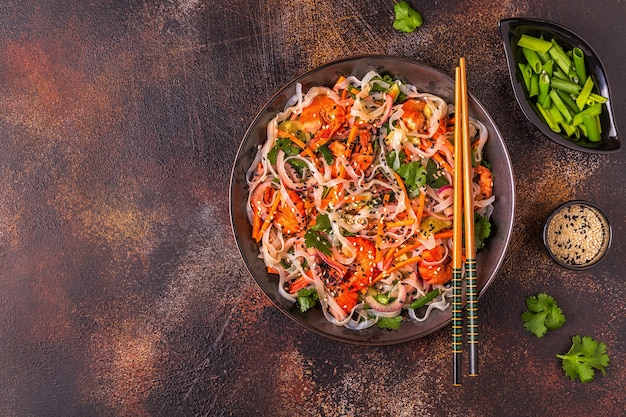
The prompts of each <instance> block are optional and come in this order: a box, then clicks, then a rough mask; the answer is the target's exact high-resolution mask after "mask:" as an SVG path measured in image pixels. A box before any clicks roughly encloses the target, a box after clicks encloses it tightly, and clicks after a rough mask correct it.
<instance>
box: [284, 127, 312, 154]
mask: <svg viewBox="0 0 626 417" xmlns="http://www.w3.org/2000/svg"><path fill="white" fill-rule="evenodd" d="M278 136H280V137H286V138H288V139H289V140H291V141H292V142H293V143H295V144H296V145H298V146H299V147H300V148H302V152H301V153H300V154H301V155H306V156H308V157H309V158H311V159H312V160H315V159H316V158H315V154H314V153H313V151H311V149H309V147H308V146H307V145H306V143H304V142H303V141H302V140H300V138H298V137H297V136H295V135H293V134H291V133H289V132H285V131H284V130H279V131H278Z"/></svg>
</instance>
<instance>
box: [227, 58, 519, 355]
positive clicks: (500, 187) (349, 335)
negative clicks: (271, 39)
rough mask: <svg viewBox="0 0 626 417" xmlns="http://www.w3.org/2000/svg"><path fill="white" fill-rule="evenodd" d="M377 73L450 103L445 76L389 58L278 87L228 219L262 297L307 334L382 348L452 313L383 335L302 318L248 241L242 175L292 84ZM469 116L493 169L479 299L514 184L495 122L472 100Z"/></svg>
mask: <svg viewBox="0 0 626 417" xmlns="http://www.w3.org/2000/svg"><path fill="white" fill-rule="evenodd" d="M371 70H376V71H378V72H379V73H385V74H389V75H392V76H395V77H396V78H400V79H402V80H404V81H406V82H409V83H411V84H413V85H415V86H416V87H417V88H418V90H421V91H424V92H430V93H433V94H437V95H439V96H441V97H444V98H446V99H447V100H448V101H449V102H452V101H453V98H454V82H453V81H452V79H451V78H449V77H448V76H446V75H444V74H442V73H441V72H439V71H437V70H435V69H433V68H430V67H428V66H426V65H423V64H420V63H417V62H415V61H412V60H409V59H404V58H399V57H391V56H365V57H357V58H350V59H345V60H341V61H337V62H332V63H329V64H326V65H323V66H321V67H319V68H316V69H314V70H312V71H309V72H307V73H305V74H304V75H301V76H300V77H298V78H297V79H295V80H293V81H291V82H290V83H288V84H287V85H285V86H284V87H283V88H281V89H280V90H279V91H278V93H276V95H274V97H272V98H271V99H270V101H269V102H268V103H267V105H266V106H265V107H264V108H263V109H262V110H261V111H260V113H259V114H258V115H257V116H256V118H255V119H254V121H253V122H252V124H251V125H250V127H249V128H248V130H247V132H246V133H245V136H244V137H243V141H242V143H241V146H240V148H239V151H238V154H237V157H236V159H235V162H234V166H233V171H232V177H231V184H230V214H231V222H232V228H233V232H234V235H235V239H236V240H237V245H238V247H239V250H240V252H241V256H242V257H243V260H244V262H245V264H246V266H247V268H248V270H249V271H250V274H251V275H252V277H253V278H254V280H255V281H256V282H257V284H258V285H259V287H261V289H262V290H263V292H264V293H265V294H266V295H267V296H268V297H269V299H270V300H271V301H272V302H273V303H274V304H275V305H276V307H278V308H279V309H280V310H281V311H282V312H283V313H285V314H286V315H287V316H289V317H290V318H292V319H293V320H295V321H296V322H297V323H298V324H300V325H302V326H304V327H305V328H307V329H310V330H312V331H315V332H317V333H319V334H321V335H323V336H326V337H329V338H332V339H335V340H339V341H343V342H350V343H359V344H369V345H386V344H393V343H400V342H406V341H409V340H413V339H416V338H419V337H422V336H425V335H427V334H429V333H432V332H434V331H435V330H438V329H441V328H442V327H444V326H446V325H448V324H449V323H450V322H451V319H452V315H451V309H448V310H447V311H444V312H441V311H433V312H432V314H431V316H430V317H429V319H428V320H426V321H424V322H422V323H418V322H413V321H408V320H405V321H404V322H403V323H402V325H401V326H400V329H399V330H397V331H390V330H381V329H379V328H378V327H377V326H373V327H370V328H368V329H365V330H360V331H356V330H349V329H346V328H344V327H339V326H335V325H333V324H331V323H330V322H329V321H327V320H326V319H325V318H324V315H323V313H322V311H321V310H319V309H313V310H309V311H307V312H306V313H300V312H299V311H298V310H297V309H295V308H293V305H292V303H290V302H289V301H287V300H285V299H284V298H282V297H281V296H280V295H279V293H278V280H277V279H276V276H275V275H271V274H268V273H267V271H266V267H265V265H264V264H263V261H262V260H261V259H259V256H258V254H259V246H258V244H257V243H256V242H254V240H253V239H252V237H251V234H252V227H251V225H250V224H249V223H248V220H247V217H246V210H245V205H246V199H247V195H248V187H247V185H246V178H245V174H246V171H247V170H248V168H249V167H250V165H251V164H252V161H253V159H254V156H255V154H256V151H257V147H258V146H259V145H261V144H262V143H263V142H264V141H265V140H266V125H267V123H268V122H269V121H270V120H271V119H272V118H273V117H274V116H275V115H276V113H277V112H279V111H282V110H283V109H284V106H285V103H286V102H287V101H288V100H289V98H290V97H291V96H292V95H293V94H294V93H295V89H296V87H295V86H296V83H301V84H302V87H303V91H307V90H308V89H309V88H310V87H312V86H315V85H333V84H334V83H335V82H336V81H337V78H338V77H339V76H340V75H351V74H352V75H355V76H357V77H359V78H361V77H363V75H365V74H366V73H367V72H369V71H371ZM469 104H470V114H471V115H472V116H473V117H475V118H477V119H479V120H481V121H482V123H483V124H484V125H485V126H486V127H487V129H488V131H489V140H488V141H487V144H486V147H485V158H486V159H487V160H488V161H489V162H490V163H491V165H492V168H493V170H494V178H496V182H495V184H494V194H495V195H496V202H495V204H494V213H493V216H492V219H493V223H494V224H495V227H494V228H495V231H494V234H493V236H492V237H490V238H489V240H488V242H487V248H486V249H484V250H482V251H480V252H478V257H477V263H478V279H477V280H478V287H479V296H480V295H482V294H483V293H484V292H485V290H486V289H487V287H488V286H489V284H490V283H491V282H492V281H493V280H494V279H495V277H496V273H497V271H498V268H499V267H500V264H501V263H502V261H503V259H504V255H505V252H506V250H507V246H508V244H509V239H510V237H511V230H512V228H513V215H514V199H515V191H514V181H513V173H512V169H511V161H510V159H509V155H508V152H507V149H506V146H505V144H504V141H503V139H502V136H501V135H500V132H499V131H498V129H497V128H496V126H495V124H494V122H493V120H492V119H491V117H490V116H489V115H488V114H487V111H486V110H485V109H484V107H483V106H482V105H480V104H479V103H478V101H476V99H475V98H473V97H472V96H471V95H470V98H469Z"/></svg>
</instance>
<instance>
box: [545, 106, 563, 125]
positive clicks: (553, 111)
mask: <svg viewBox="0 0 626 417" xmlns="http://www.w3.org/2000/svg"><path fill="white" fill-rule="evenodd" d="M547 110H548V111H549V112H550V115H551V116H552V120H554V122H555V123H556V124H557V125H558V124H560V123H561V122H563V121H564V120H565V119H564V118H563V115H562V114H561V112H560V111H559V110H558V109H557V108H556V107H555V106H550V108H549V109H547Z"/></svg>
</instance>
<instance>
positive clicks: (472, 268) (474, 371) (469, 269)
mask: <svg viewBox="0 0 626 417" xmlns="http://www.w3.org/2000/svg"><path fill="white" fill-rule="evenodd" d="M465 273H466V279H467V344H468V348H469V375H470V376H477V375H478V286H477V282H476V259H474V258H468V259H467V260H466V261H465Z"/></svg>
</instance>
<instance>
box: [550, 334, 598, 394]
mask: <svg viewBox="0 0 626 417" xmlns="http://www.w3.org/2000/svg"><path fill="white" fill-rule="evenodd" d="M556 357H557V358H559V359H562V360H563V370H564V371H565V375H567V376H568V377H569V378H570V379H571V380H572V381H573V380H575V379H576V377H578V378H579V379H580V382H582V383H587V382H591V381H593V377H594V374H595V370H599V371H600V372H602V375H605V374H606V371H605V369H606V367H608V366H609V361H610V358H609V355H608V354H607V353H606V345H605V344H604V343H602V342H598V341H597V340H595V339H594V338H592V337H591V336H583V337H580V336H578V335H576V336H573V337H572V347H571V348H570V350H569V351H568V352H567V353H566V354H565V355H556Z"/></svg>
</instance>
